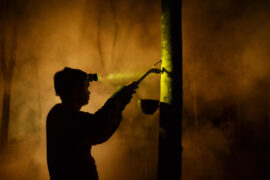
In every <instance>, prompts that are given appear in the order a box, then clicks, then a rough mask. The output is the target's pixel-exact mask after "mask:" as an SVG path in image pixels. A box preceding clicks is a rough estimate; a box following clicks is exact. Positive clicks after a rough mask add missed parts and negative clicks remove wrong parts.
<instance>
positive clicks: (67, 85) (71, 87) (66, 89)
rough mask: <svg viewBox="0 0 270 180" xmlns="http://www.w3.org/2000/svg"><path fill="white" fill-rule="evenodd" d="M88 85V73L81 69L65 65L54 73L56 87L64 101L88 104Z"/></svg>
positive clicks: (80, 104)
mask: <svg viewBox="0 0 270 180" xmlns="http://www.w3.org/2000/svg"><path fill="white" fill-rule="evenodd" d="M88 86H89V80H88V74H87V73H85V72H83V71H81V70H79V69H72V68H68V67H65V68H64V69H63V70H62V71H59V72H57V73H55V75H54V89H55V92H56V95H58V96H60V98H61V100H62V102H68V103H74V104H76V105H79V106H83V105H86V104H88V100H89V95H90V92H89V90H88Z"/></svg>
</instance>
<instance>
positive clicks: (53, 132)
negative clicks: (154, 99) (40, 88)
mask: <svg viewBox="0 0 270 180" xmlns="http://www.w3.org/2000/svg"><path fill="white" fill-rule="evenodd" d="M54 87H55V91H56V94H57V95H58V96H60V98H61V101H62V103H60V104H56V105H55V106H54V107H53V108H52V109H51V110H50V112H49V114H48V117H47V162H48V169H49V174H50V178H51V180H86V179H87V180H97V179H98V174H97V170H96V165H95V161H94V159H93V157H92V156H91V147H92V145H96V144H100V143H103V142H105V141H107V140H108V139H109V138H110V137H111V136H112V134H113V133H114V132H115V131H116V129H117V128H118V126H119V124H120V122H121V119H122V111H123V109H124V108H125V106H126V105H127V104H128V103H129V102H130V99H131V98H132V94H133V93H134V92H135V89H136V88H137V85H136V83H131V84H130V85H128V86H124V87H123V88H121V89H120V90H119V91H118V92H116V93H115V94H114V95H113V96H112V97H111V98H109V99H108V100H107V102H106V103H105V104H104V106H103V107H102V108H101V109H99V110H98V111H97V112H96V113H95V114H90V113H87V112H82V111H80V109H81V107H82V106H84V105H86V104H88V101H89V97H90V92H89V90H88V87H89V79H88V74H87V73H85V72H83V71H81V70H78V69H71V68H65V69H64V70H62V71H59V72H57V73H56V74H55V76H54Z"/></svg>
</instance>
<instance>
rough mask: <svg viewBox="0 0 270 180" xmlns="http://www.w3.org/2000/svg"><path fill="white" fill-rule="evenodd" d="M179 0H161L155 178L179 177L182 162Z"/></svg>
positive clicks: (176, 179)
mask: <svg viewBox="0 0 270 180" xmlns="http://www.w3.org/2000/svg"><path fill="white" fill-rule="evenodd" d="M181 4H182V1H180V0H162V1H161V5H162V35H161V39H162V70H163V73H162V75H161V83H160V87H161V89H160V132H159V156H158V179H159V180H167V179H170V180H180V179H181V163H182V101H183V98H182V96H183V95H182V94H183V89H182V35H181V34H182V32H181Z"/></svg>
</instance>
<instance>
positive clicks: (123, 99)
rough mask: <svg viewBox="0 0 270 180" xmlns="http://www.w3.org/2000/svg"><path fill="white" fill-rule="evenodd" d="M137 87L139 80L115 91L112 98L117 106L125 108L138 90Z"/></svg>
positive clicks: (120, 108)
mask: <svg viewBox="0 0 270 180" xmlns="http://www.w3.org/2000/svg"><path fill="white" fill-rule="evenodd" d="M137 88H138V84H137V82H132V83H130V84H128V85H127V86H124V87H122V88H121V89H119V90H118V91H117V92H116V93H114V95H113V96H112V98H114V102H115V106H116V108H117V109H119V110H121V111H122V110H124V109H125V107H126V105H127V104H128V103H129V102H130V100H131V98H132V95H133V94H134V93H135V92H136V91H135V89H137Z"/></svg>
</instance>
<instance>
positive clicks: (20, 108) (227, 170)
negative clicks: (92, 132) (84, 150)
mask: <svg viewBox="0 0 270 180" xmlns="http://www.w3.org/2000/svg"><path fill="white" fill-rule="evenodd" d="M160 6H161V3H160V1H155V0H137V1H132V0H103V1H98V0H76V1H75V0H70V1H64V0H47V1H36V0H1V1H0V16H1V17H0V26H1V27H0V59H1V64H0V67H1V69H0V71H1V72H0V73H1V75H0V114H1V119H0V122H1V124H0V128H1V137H7V138H8V139H7V141H6V143H5V138H2V139H1V146H0V148H1V149H2V150H1V155H0V179H3V180H6V179H9V180H13V179H14V180H18V179H19V180H28V179H40V180H43V179H44V180H45V179H46V180H47V179H49V177H48V172H47V166H46V134H45V123H46V116H47V113H48V111H49V110H50V108H51V107H52V106H53V105H54V104H56V103H58V102H59V101H60V100H59V99H58V97H56V96H55V92H54V89H53V75H54V73H55V72H56V71H59V70H61V69H63V68H64V67H65V66H70V67H73V68H80V69H82V70H84V71H87V72H89V73H95V72H97V73H99V75H100V82H97V83H91V86H90V91H91V92H92V94H91V100H90V103H89V105H88V106H86V107H84V108H83V110H84V111H89V112H95V111H96V110H97V109H98V108H100V107H101V106H102V105H103V103H104V102H105V101H106V99H107V98H108V97H110V95H111V94H112V93H113V92H114V91H115V89H116V88H117V87H119V86H121V85H123V84H125V83H127V82H130V81H133V80H137V78H138V77H140V75H142V74H143V73H144V72H145V71H147V70H148V69H149V68H151V67H152V66H153V64H154V63H156V62H157V61H159V59H160V56H161V54H160V53H161V7H160ZM182 9H183V13H182V19H183V75H184V76H183V77H184V108H183V148H184V150H183V165H182V168H183V178H182V179H184V180H209V179H215V180H223V179H224V180H225V179H232V180H233V179H270V174H269V172H270V169H269V167H270V166H269V163H270V159H269V158H270V157H269V149H270V147H269V135H270V129H269V128H270V123H269V122H270V121H269V117H270V113H269V112H270V111H269V110H270V97H269V91H270V89H269V88H270V87H269V82H270V81H269V80H270V71H269V70H270V61H269V58H270V54H269V52H270V51H269V47H270V35H269V32H270V21H269V19H270V11H269V9H270V2H268V1H266V0H257V1H251V0H245V1H244V0H205V1H200V0H194V1H185V0H183V7H182ZM159 81H160V79H159V76H157V75H151V76H149V77H148V78H147V79H145V80H144V81H143V82H142V83H141V85H140V88H139V90H138V91H137V93H136V95H135V96H134V98H133V100H132V101H131V103H130V104H129V105H128V106H127V108H126V110H125V111H124V113H123V114H124V120H123V122H122V124H121V126H120V129H119V130H118V131H117V133H116V134H115V135H114V136H113V137H112V138H111V139H110V140H109V141H108V142H106V143H105V144H102V145H99V146H96V147H94V148H93V155H94V157H95V159H96V161H97V166H98V171H99V174H100V179H104V180H114V179H115V180H126V179H129V180H133V179H134V180H138V179H147V180H148V179H156V170H157V150H158V149H157V146H158V129H159V127H158V120H159V112H158V111H157V112H156V113H155V114H153V115H145V114H142V113H141V111H140V109H139V108H138V106H137V100H138V99H140V98H149V99H159ZM7 120H8V121H7ZM6 122H9V123H8V126H7V123H6ZM7 127H8V128H7ZM4 147H6V148H4Z"/></svg>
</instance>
